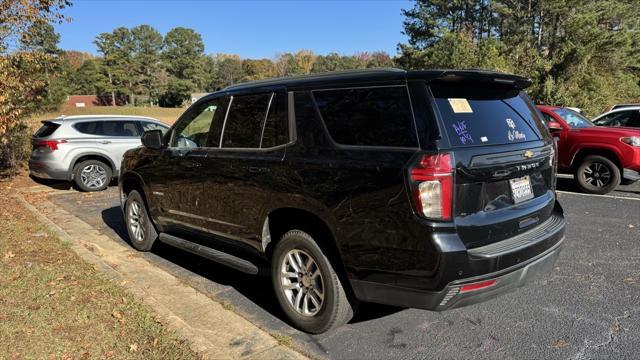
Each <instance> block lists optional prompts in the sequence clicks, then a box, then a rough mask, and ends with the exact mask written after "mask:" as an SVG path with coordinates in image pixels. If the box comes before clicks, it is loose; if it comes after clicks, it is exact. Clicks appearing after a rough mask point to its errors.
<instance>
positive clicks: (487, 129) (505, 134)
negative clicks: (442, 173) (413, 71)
mask: <svg viewBox="0 0 640 360" xmlns="http://www.w3.org/2000/svg"><path fill="white" fill-rule="evenodd" d="M431 91H432V92H433V96H434V97H435V101H436V105H437V107H438V110H439V112H440V115H441V117H442V120H443V122H444V126H445V129H446V130H445V131H446V132H447V134H448V135H449V141H450V142H451V145H452V146H474V145H500V144H510V143H519V142H526V141H532V140H539V139H540V136H539V132H538V131H539V130H538V131H536V129H540V128H541V126H544V125H542V124H541V123H540V124H539V122H540V120H539V119H538V118H537V117H536V114H535V110H533V109H532V108H531V107H530V106H528V105H527V101H528V100H527V99H526V98H525V97H524V96H523V95H521V94H520V92H519V91H518V90H514V89H505V88H499V87H497V88H489V87H479V86H473V85H471V84H469V85H465V86H460V85H459V84H458V85H432V86H431Z"/></svg>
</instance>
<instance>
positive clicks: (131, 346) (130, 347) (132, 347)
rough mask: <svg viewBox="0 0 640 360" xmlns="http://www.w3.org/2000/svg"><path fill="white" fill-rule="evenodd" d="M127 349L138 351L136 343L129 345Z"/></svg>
mask: <svg viewBox="0 0 640 360" xmlns="http://www.w3.org/2000/svg"><path fill="white" fill-rule="evenodd" d="M129 351H130V352H137V351H138V344H131V345H129Z"/></svg>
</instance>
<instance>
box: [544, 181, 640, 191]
mask: <svg viewBox="0 0 640 360" xmlns="http://www.w3.org/2000/svg"><path fill="white" fill-rule="evenodd" d="M556 189H557V190H561V191H570V192H575V193H584V192H583V191H582V190H580V188H578V185H576V182H575V181H574V180H573V179H565V178H558V182H557V187H556ZM614 191H615V192H616V193H625V194H634V195H640V182H637V183H635V184H632V185H620V186H618V187H617V188H616V189H615V190H614ZM610 195H614V194H613V193H611V194H610Z"/></svg>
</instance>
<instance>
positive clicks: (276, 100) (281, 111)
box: [260, 93, 289, 149]
mask: <svg viewBox="0 0 640 360" xmlns="http://www.w3.org/2000/svg"><path fill="white" fill-rule="evenodd" d="M284 100H285V99H284V93H274V94H273V98H272V99H271V104H270V105H269V114H268V115H267V119H266V121H265V123H264V128H263V130H262V142H261V143H260V147H261V148H263V149H265V148H270V147H274V146H278V145H284V144H286V143H288V142H289V121H288V119H287V112H286V111H285V101H284Z"/></svg>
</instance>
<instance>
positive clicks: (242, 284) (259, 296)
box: [101, 206, 404, 324]
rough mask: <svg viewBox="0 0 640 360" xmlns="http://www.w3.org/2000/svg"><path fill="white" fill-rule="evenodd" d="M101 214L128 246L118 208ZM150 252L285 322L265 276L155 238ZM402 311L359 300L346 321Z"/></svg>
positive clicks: (128, 240)
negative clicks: (224, 288)
mask: <svg viewBox="0 0 640 360" xmlns="http://www.w3.org/2000/svg"><path fill="white" fill-rule="evenodd" d="M101 215H102V221H103V222H104V224H105V225H106V226H107V227H109V228H110V229H111V230H112V231H113V232H115V234H116V235H117V236H118V237H119V240H120V241H122V242H124V243H127V244H128V245H129V246H131V241H130V239H129V234H128V232H127V229H126V227H125V223H124V218H123V216H122V211H121V210H120V207H118V206H113V207H110V208H108V209H105V210H103V211H102V214H101ZM151 254H152V255H155V256H157V257H159V258H161V259H163V260H165V261H168V262H170V263H171V264H172V265H173V266H177V267H179V268H180V269H178V271H180V272H182V271H183V270H182V269H184V270H187V271H189V272H191V273H193V274H196V275H199V276H201V277H203V278H206V279H208V280H210V281H212V282H214V283H216V284H218V285H222V286H229V287H232V288H233V289H235V290H236V291H237V292H238V293H240V294H241V295H242V296H244V297H245V298H246V299H248V300H249V301H251V302H253V303H254V304H255V305H257V306H259V307H260V308H262V309H263V310H265V311H266V312H268V313H269V314H271V315H272V316H275V317H276V318H277V319H280V320H282V321H286V320H285V319H286V318H285V315H284V313H283V312H282V310H281V309H280V306H279V304H278V302H277V300H276V297H275V294H274V293H273V289H272V286H271V280H270V278H269V277H268V276H259V277H256V276H255V275H248V274H244V273H242V272H239V271H236V270H234V269H231V268H228V267H226V266H223V265H220V264H218V263H216V262H214V261H211V260H208V259H205V258H203V257H200V256H198V255H195V254H191V253H189V252H187V251H184V250H181V249H178V248H175V247H172V246H169V245H166V244H163V243H161V242H159V241H157V242H156V243H155V244H154V246H153V249H152V250H151ZM148 260H151V261H152V262H154V263H155V264H156V265H157V264H159V263H160V261H158V259H154V258H153V256H149V257H148ZM174 270H175V269H174ZM402 310H404V309H403V308H399V307H394V306H389V305H380V304H372V303H362V304H360V306H359V308H358V311H357V313H356V315H355V316H354V318H353V319H352V320H351V322H350V323H352V324H355V323H359V322H363V321H369V320H374V319H377V318H381V317H385V316H388V315H391V314H394V313H397V312H399V311H402Z"/></svg>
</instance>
